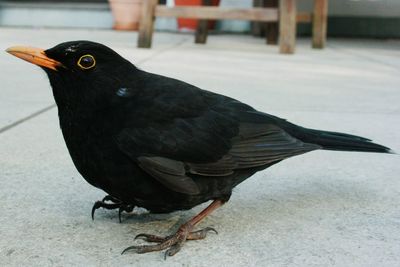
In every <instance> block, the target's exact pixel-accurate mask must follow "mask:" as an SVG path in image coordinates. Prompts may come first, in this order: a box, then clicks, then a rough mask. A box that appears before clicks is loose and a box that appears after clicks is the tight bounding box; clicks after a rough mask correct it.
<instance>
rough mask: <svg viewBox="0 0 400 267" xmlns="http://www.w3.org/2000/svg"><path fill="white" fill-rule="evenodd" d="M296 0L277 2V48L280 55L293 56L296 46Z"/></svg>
mask: <svg viewBox="0 0 400 267" xmlns="http://www.w3.org/2000/svg"><path fill="white" fill-rule="evenodd" d="M296 13H297V12H296V0H280V1H279V46H280V52H281V53H282V54H293V53H294V50H295V46H296V24H297V23H296Z"/></svg>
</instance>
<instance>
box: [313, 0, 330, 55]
mask: <svg viewBox="0 0 400 267" xmlns="http://www.w3.org/2000/svg"><path fill="white" fill-rule="evenodd" d="M327 24H328V0H314V15H313V20H312V28H313V37H312V38H313V41H312V47H313V48H324V47H325V45H326V30H327Z"/></svg>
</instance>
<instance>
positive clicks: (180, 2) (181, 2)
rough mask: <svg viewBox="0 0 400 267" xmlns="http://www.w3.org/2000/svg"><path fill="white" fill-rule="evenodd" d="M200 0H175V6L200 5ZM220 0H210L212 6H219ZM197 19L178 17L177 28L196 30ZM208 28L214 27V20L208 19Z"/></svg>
mask: <svg viewBox="0 0 400 267" xmlns="http://www.w3.org/2000/svg"><path fill="white" fill-rule="evenodd" d="M202 2H203V1H202V0H175V5H176V6H201V5H202ZM219 2H220V0H212V1H211V5H212V6H219ZM197 22H198V20H197V19H181V18H178V28H179V30H196V28H197ZM208 28H209V29H214V28H215V21H214V20H210V21H209V22H208Z"/></svg>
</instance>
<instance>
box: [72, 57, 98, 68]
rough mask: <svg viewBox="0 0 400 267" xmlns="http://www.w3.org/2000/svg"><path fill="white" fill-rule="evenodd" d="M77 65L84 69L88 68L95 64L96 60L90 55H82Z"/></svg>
mask: <svg viewBox="0 0 400 267" xmlns="http://www.w3.org/2000/svg"><path fill="white" fill-rule="evenodd" d="M77 65H78V66H79V67H80V68H81V69H84V70H88V69H91V68H93V67H94V66H96V60H95V59H94V57H93V56H92V55H89V54H87V55H83V56H81V57H80V58H79V60H78V63H77Z"/></svg>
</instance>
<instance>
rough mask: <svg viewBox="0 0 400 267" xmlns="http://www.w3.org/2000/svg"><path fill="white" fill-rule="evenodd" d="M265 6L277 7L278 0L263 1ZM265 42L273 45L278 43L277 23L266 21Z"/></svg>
mask: <svg viewBox="0 0 400 267" xmlns="http://www.w3.org/2000/svg"><path fill="white" fill-rule="evenodd" d="M265 7H274V8H277V7H278V0H268V1H266V3H265ZM266 31H267V44H271V45H275V44H277V43H278V23H277V22H268V23H267V30H266Z"/></svg>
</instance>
